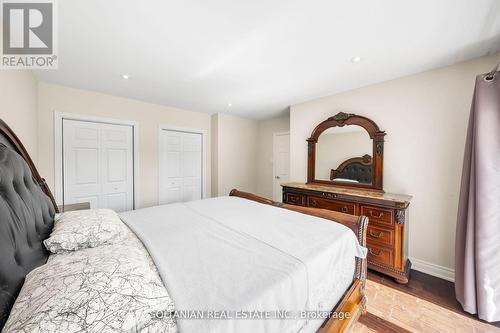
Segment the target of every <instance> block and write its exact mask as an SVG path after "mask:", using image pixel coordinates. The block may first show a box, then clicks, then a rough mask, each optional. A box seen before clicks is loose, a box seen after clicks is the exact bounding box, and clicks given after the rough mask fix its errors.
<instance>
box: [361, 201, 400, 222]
mask: <svg viewBox="0 0 500 333" xmlns="http://www.w3.org/2000/svg"><path fill="white" fill-rule="evenodd" d="M361 215H364V216H366V217H368V219H369V221H373V222H376V223H382V224H387V225H394V213H393V211H392V210H391V209H386V208H380V207H374V206H365V205H362V206H361Z"/></svg>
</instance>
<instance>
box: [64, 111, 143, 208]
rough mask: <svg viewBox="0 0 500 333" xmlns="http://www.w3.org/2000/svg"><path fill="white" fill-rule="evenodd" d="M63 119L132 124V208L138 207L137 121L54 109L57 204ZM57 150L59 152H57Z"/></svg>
mask: <svg viewBox="0 0 500 333" xmlns="http://www.w3.org/2000/svg"><path fill="white" fill-rule="evenodd" d="M64 119H68V120H79V121H89V122H94V123H105V124H113V125H127V126H132V131H133V132H132V133H133V136H134V141H133V150H134V158H133V163H134V190H133V191H134V209H137V208H139V207H140V205H139V123H138V122H136V121H130V120H123V119H114V118H106V117H97V116H90V115H86V114H78V113H70V112H57V111H54V173H55V175H54V187H55V196H56V197H55V199H56V203H57V204H58V205H61V204H62V197H63V186H62V183H63V182H62V179H63V178H62V177H63V176H62V172H63V167H62V149H63V147H62V122H63V120H64ZM58 152H59V153H58Z"/></svg>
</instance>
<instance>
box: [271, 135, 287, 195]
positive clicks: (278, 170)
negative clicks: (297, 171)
mask: <svg viewBox="0 0 500 333" xmlns="http://www.w3.org/2000/svg"><path fill="white" fill-rule="evenodd" d="M273 167H274V173H273V174H274V179H273V189H274V190H273V200H274V201H278V202H282V200H283V197H282V187H281V184H283V183H286V182H288V181H289V179H290V133H288V132H286V133H274V144H273Z"/></svg>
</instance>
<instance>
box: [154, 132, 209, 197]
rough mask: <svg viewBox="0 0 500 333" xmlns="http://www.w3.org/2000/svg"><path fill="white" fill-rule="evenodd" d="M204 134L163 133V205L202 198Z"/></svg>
mask: <svg viewBox="0 0 500 333" xmlns="http://www.w3.org/2000/svg"><path fill="white" fill-rule="evenodd" d="M202 141H203V140H202V134H201V133H190V132H183V131H173V130H162V131H161V132H160V166H159V167H160V184H159V186H160V191H159V195H160V200H159V201H160V204H168V203H173V202H184V201H191V200H199V199H201V198H202V188H203V187H202V178H203V177H202V172H203V170H202Z"/></svg>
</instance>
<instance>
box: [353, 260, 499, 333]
mask: <svg viewBox="0 0 500 333" xmlns="http://www.w3.org/2000/svg"><path fill="white" fill-rule="evenodd" d="M366 293H367V297H368V303H367V308H368V313H367V315H366V316H364V317H362V318H361V319H360V320H359V322H358V323H357V324H356V326H355V327H354V329H353V331H354V332H356V333H366V332H384V333H386V332H387V333H392V332H398V333H404V332H426V333H427V332H464V333H465V332H500V322H497V323H487V322H484V321H481V320H479V319H478V318H477V316H473V315H471V314H468V313H466V312H464V311H463V310H462V308H461V306H460V304H459V303H458V302H457V300H456V299H455V289H454V285H453V283H452V282H449V281H446V280H443V279H440V278H436V277H434V276H431V275H428V274H424V273H421V272H418V271H413V270H412V271H411V278H410V282H409V283H408V284H406V285H401V284H398V283H396V282H394V281H393V280H392V279H390V278H388V277H386V276H384V275H381V274H378V273H376V272H372V271H369V273H368V281H367V288H366Z"/></svg>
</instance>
